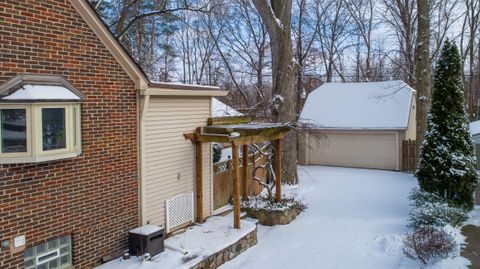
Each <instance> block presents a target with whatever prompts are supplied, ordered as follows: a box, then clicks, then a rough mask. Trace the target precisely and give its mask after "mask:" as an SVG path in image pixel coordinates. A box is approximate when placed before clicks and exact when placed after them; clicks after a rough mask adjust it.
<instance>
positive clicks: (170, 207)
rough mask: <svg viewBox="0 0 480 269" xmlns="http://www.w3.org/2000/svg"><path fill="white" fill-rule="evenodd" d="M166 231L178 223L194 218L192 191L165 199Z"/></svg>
mask: <svg viewBox="0 0 480 269" xmlns="http://www.w3.org/2000/svg"><path fill="white" fill-rule="evenodd" d="M166 207H167V209H166V212H167V233H168V232H170V229H171V228H173V227H176V226H178V225H181V224H184V223H187V222H190V221H192V222H193V218H194V212H195V211H194V208H193V192H192V193H184V194H180V195H177V196H175V197H173V198H172V199H170V200H167V201H166Z"/></svg>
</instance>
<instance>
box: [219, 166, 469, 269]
mask: <svg viewBox="0 0 480 269" xmlns="http://www.w3.org/2000/svg"><path fill="white" fill-rule="evenodd" d="M299 176H300V185H299V186H298V187H291V188H285V189H284V192H285V193H286V194H287V196H295V197H297V199H299V200H301V201H303V202H304V203H305V204H306V205H307V207H308V208H307V209H306V211H304V212H303V213H301V214H300V215H299V216H298V217H297V219H296V220H294V221H293V222H292V223H290V224H289V225H279V226H274V227H267V226H259V227H258V243H257V245H256V246H254V247H252V248H250V249H248V250H247V251H245V252H244V253H243V254H241V255H240V256H238V257H237V258H235V259H234V260H232V261H230V262H228V263H226V264H224V265H223V266H222V267H221V269H240V268H242V269H243V268H263V269H277V268H302V269H309V268H312V269H316V268H342V269H350V268H352V269H363V268H386V269H387V268H395V269H397V268H400V269H417V268H421V265H420V264H419V263H418V262H415V261H412V260H410V259H408V258H407V257H406V256H405V255H404V254H403V252H402V240H403V235H404V234H405V233H407V232H408V231H409V230H408V228H407V220H408V213H409V211H410V208H409V201H408V195H409V193H410V191H411V189H412V188H413V187H416V186H417V181H416V180H415V179H414V177H413V176H412V175H411V174H407V173H400V172H390V171H381V170H369V169H351V168H336V167H322V166H308V167H299ZM454 232H456V233H458V230H454ZM454 236H455V238H457V240H459V241H461V240H462V238H461V235H459V234H454ZM468 264H469V261H468V260H467V259H465V258H462V257H456V258H449V259H445V260H442V261H439V262H438V263H436V264H433V265H431V266H429V267H427V268H429V269H437V268H438V269H440V268H444V269H446V268H465V269H466V268H467V265H468Z"/></svg>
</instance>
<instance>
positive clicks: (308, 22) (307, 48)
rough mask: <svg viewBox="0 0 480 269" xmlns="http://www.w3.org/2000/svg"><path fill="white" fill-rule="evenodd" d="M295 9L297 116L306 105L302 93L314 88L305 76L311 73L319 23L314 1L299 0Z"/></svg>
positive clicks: (293, 25)
mask: <svg viewBox="0 0 480 269" xmlns="http://www.w3.org/2000/svg"><path fill="white" fill-rule="evenodd" d="M295 3H296V5H295V7H296V8H295V9H294V11H296V12H295V13H296V15H295V16H293V20H292V31H293V34H294V37H295V41H296V42H295V43H296V44H295V49H294V52H295V53H294V57H295V59H296V61H297V66H298V69H297V74H296V76H297V78H296V92H297V104H296V113H297V117H298V116H300V112H301V111H302V108H303V105H304V99H302V98H301V95H302V94H303V93H304V94H306V93H307V92H309V91H310V90H312V88H311V86H310V84H311V83H308V82H307V83H305V82H304V76H305V75H306V74H307V73H309V71H310V70H308V66H309V65H310V63H309V61H311V60H313V59H312V57H311V56H312V54H311V52H312V51H313V47H314V46H313V45H314V42H315V40H316V38H317V29H318V28H317V25H316V23H315V22H314V19H313V17H312V15H311V14H310V12H309V11H310V10H311V9H312V5H311V4H312V3H309V1H307V0H297V1H296V2H295Z"/></svg>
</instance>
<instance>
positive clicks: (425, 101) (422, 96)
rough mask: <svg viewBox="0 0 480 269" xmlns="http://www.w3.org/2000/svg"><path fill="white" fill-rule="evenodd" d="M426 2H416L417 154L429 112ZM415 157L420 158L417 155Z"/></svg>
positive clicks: (420, 0)
mask: <svg viewBox="0 0 480 269" xmlns="http://www.w3.org/2000/svg"><path fill="white" fill-rule="evenodd" d="M429 8H430V7H429V1H428V0H418V1H417V9H418V38H417V46H416V53H415V54H416V58H415V78H416V90H417V102H416V106H417V108H416V109H417V115H416V119H417V153H419V151H420V145H421V144H422V143H423V140H425V132H426V130H427V115H428V113H429V110H430V97H431V89H430V83H431V80H430V76H431V75H430V72H431V64H430V51H429V48H430V15H429V14H430V13H429V11H430V9H429ZM417 156H420V155H419V154H417Z"/></svg>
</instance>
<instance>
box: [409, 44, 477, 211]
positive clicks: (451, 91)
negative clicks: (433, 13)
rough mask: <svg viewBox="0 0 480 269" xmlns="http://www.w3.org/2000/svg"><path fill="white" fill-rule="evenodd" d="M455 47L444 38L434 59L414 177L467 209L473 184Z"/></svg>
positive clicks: (423, 186) (472, 162)
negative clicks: (431, 88) (422, 139)
mask: <svg viewBox="0 0 480 269" xmlns="http://www.w3.org/2000/svg"><path fill="white" fill-rule="evenodd" d="M464 101H465V100H464V95H463V83H462V66H461V63H460V55H459V53H458V49H457V46H456V45H455V44H453V43H451V42H450V41H448V40H447V41H446V42H445V45H444V47H443V49H442V54H441V56H440V59H439V60H438V62H437V66H436V69H435V77H434V91H433V96H432V106H431V110H430V114H429V115H428V126H427V132H426V134H425V141H424V142H423V144H422V146H421V153H420V162H419V168H418V170H417V172H416V177H417V179H418V182H419V184H420V188H421V189H422V190H424V191H427V192H430V193H435V194H437V195H438V196H440V197H442V198H443V199H445V200H446V201H447V202H448V203H449V204H450V205H452V206H456V207H461V208H463V209H466V210H471V209H472V208H473V205H474V198H473V192H474V190H475V188H476V186H477V174H476V171H475V155H474V147H473V141H472V138H471V137H470V133H469V130H468V120H467V113H466V110H465V107H464Z"/></svg>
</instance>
